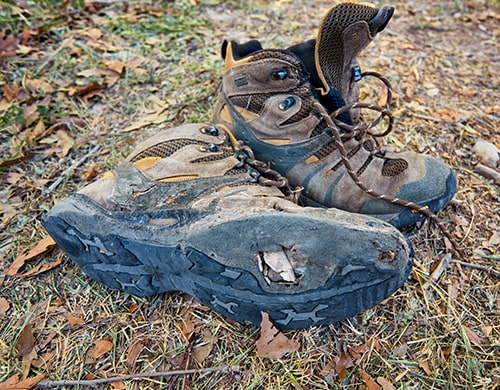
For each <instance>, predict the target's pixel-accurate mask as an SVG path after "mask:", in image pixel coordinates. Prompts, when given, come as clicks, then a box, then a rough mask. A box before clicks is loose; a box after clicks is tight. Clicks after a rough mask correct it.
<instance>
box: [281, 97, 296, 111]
mask: <svg viewBox="0 0 500 390" xmlns="http://www.w3.org/2000/svg"><path fill="white" fill-rule="evenodd" d="M294 104H295V98H294V97H293V96H289V97H287V98H286V99H285V100H283V101H282V102H280V104H279V106H278V108H279V109H280V110H281V111H287V110H288V109H290V107H292V106H293V105H294Z"/></svg>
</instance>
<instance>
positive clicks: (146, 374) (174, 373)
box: [36, 366, 240, 387]
mask: <svg viewBox="0 0 500 390" xmlns="http://www.w3.org/2000/svg"><path fill="white" fill-rule="evenodd" d="M239 370H240V367H239V366H220V367H210V368H201V369H198V370H179V371H164V372H143V373H139V374H132V375H123V376H114V377H111V378H105V379H93V380H80V381H71V380H67V381H52V382H51V381H46V380H43V381H41V382H38V384H37V385H36V387H63V386H90V387H97V386H98V385H102V384H106V383H112V382H120V381H125V380H131V379H132V380H133V379H140V378H159V377H165V376H180V375H191V374H207V373H210V372H218V371H228V372H232V371H239Z"/></svg>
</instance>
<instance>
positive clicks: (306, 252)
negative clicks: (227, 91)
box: [43, 124, 412, 329]
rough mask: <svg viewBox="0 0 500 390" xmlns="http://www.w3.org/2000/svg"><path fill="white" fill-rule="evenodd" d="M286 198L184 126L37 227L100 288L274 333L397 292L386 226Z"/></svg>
mask: <svg viewBox="0 0 500 390" xmlns="http://www.w3.org/2000/svg"><path fill="white" fill-rule="evenodd" d="M294 198H296V196H295V194H294V193H293V192H290V191H289V187H288V186H287V182H286V180H285V179H283V178H282V177H281V176H280V175H279V174H277V173H276V172H273V171H271V170H269V169H268V168H267V166H266V165H265V164H263V163H260V162H258V161H256V160H254V159H253V157H252V152H251V150H250V149H249V148H247V147H241V148H240V147H239V144H237V141H236V140H235V139H234V138H233V137H232V136H231V135H230V133H229V132H228V131H227V129H225V128H224V127H223V126H217V127H216V126H212V125H205V124H191V125H184V126H180V127H176V128H172V129H169V130H166V131H162V132H161V133H159V134H158V135H157V136H155V137H153V138H152V139H150V140H148V141H145V142H144V143H143V144H141V145H139V146H138V148H137V149H136V151H135V152H133V153H132V154H131V156H130V157H128V159H127V160H126V161H125V162H123V163H122V164H121V165H119V166H118V167H117V168H116V169H115V170H114V171H112V172H111V173H108V174H105V175H104V176H103V177H102V178H101V179H100V180H98V181H96V182H94V183H92V184H90V185H88V186H87V187H85V188H83V189H82V190H80V191H79V192H78V193H76V194H74V195H71V196H70V197H68V198H67V199H65V200H64V201H62V202H60V203H58V204H56V205H55V206H54V208H53V209H52V210H51V211H50V212H49V213H48V215H47V216H46V218H45V219H44V222H43V225H44V227H45V228H46V230H47V231H48V232H49V234H50V235H51V236H52V237H53V238H54V240H55V241H56V242H57V244H58V245H59V247H61V248H62V249H63V250H64V251H65V252H66V253H67V254H68V256H69V257H70V258H71V259H72V260H73V261H74V262H75V263H76V264H77V265H78V266H79V267H81V269H82V270H83V271H84V272H85V273H86V274H87V275H88V276H89V277H91V278H92V279H94V280H96V281H98V282H101V283H103V284H105V285H106V286H109V287H111V288H114V289H118V290H122V291H125V292H128V293H130V294H135V295H142V296H146V295H152V294H158V293H162V292H165V291H172V290H177V291H183V292H186V293H188V294H190V295H192V296H194V297H196V298H197V299H198V300H199V301H201V302H202V303H203V304H205V305H206V306H208V307H210V308H212V309H213V310H215V311H217V312H219V313H221V314H223V315H225V316H227V317H230V318H232V319H235V320H237V321H250V322H252V323H254V324H256V325H258V324H260V321H261V312H267V313H269V315H270V318H271V320H272V321H273V322H274V323H275V324H276V325H277V326H278V327H280V328H288V329H295V328H303V327H308V326H312V325H319V324H328V323H332V322H337V321H340V320H342V319H344V318H346V317H349V316H352V315H354V314H356V313H360V312H362V311H364V310H366V309H368V308H370V307H372V306H374V305H376V304H378V303H379V302H381V301H382V300H383V299H385V298H387V297H388V296H390V295H391V294H392V293H393V292H394V291H395V290H396V289H398V288H399V287H400V286H401V285H402V284H403V283H404V281H405V280H406V278H407V277H408V274H409V272H410V270H411V265H412V261H411V259H412V253H411V249H410V246H409V244H408V243H407V242H406V241H405V239H404V237H403V236H402V235H401V233H400V232H399V231H398V230H396V229H395V228H394V227H393V226H391V225H389V224H386V223H385V222H383V221H380V220H378V219H375V218H371V217H368V216H362V215H356V214H351V213H347V212H344V211H341V210H336V209H326V210H323V209H319V208H311V207H300V206H298V205H297V204H296V203H295V202H294V201H293V199H294Z"/></svg>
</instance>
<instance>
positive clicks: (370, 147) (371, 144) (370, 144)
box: [363, 139, 376, 152]
mask: <svg viewBox="0 0 500 390" xmlns="http://www.w3.org/2000/svg"><path fill="white" fill-rule="evenodd" d="M375 146H376V145H375V141H373V140H372V139H367V140H366V141H364V142H363V148H365V149H366V150H368V151H369V152H373V151H374V150H375Z"/></svg>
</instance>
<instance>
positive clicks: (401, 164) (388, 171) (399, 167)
mask: <svg viewBox="0 0 500 390" xmlns="http://www.w3.org/2000/svg"><path fill="white" fill-rule="evenodd" d="M407 168H408V162H407V161H406V160H403V159H402V158H398V159H395V160H389V159H388V160H386V161H385V162H384V166H383V168H382V175H383V176H397V175H399V174H400V173H402V172H403V171H405V170H406V169H407Z"/></svg>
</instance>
